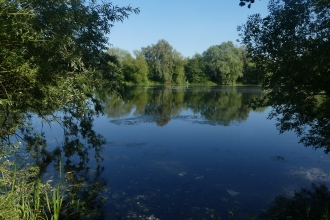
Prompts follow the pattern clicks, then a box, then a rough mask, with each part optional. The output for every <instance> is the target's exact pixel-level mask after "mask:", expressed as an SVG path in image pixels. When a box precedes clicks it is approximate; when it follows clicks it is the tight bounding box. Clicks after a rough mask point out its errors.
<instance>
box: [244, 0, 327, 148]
mask: <svg viewBox="0 0 330 220" xmlns="http://www.w3.org/2000/svg"><path fill="white" fill-rule="evenodd" d="M268 8H269V12H270V14H269V15H268V16H267V17H265V18H262V17H261V16H260V15H259V14H255V15H251V16H250V17H249V19H248V21H247V23H246V24H245V25H243V26H242V27H240V34H241V36H242V40H243V43H244V44H245V45H246V47H247V50H248V53H249V55H250V57H251V59H252V62H253V63H255V65H256V69H257V72H259V73H260V74H261V75H262V78H263V87H264V89H266V90H267V91H268V95H267V96H266V97H265V98H264V99H262V100H258V102H257V103H256V104H257V105H258V106H269V105H271V106H273V107H274V110H273V112H272V114H271V115H270V117H271V118H272V117H275V118H277V119H278V122H279V123H278V126H279V128H280V130H281V132H283V131H285V130H295V131H296V132H297V134H298V135H299V136H301V141H302V142H303V143H304V144H305V145H307V146H310V145H311V146H315V147H326V152H329V151H330V142H329V140H330V136H329V134H330V132H329V131H330V115H329V111H328V109H329V106H330V96H329V95H330V89H329V88H330V87H329V83H330V77H329V76H330V72H329V70H330V66H329V60H330V58H329V50H330V32H329V28H330V22H329V21H330V20H329V17H330V2H329V1H319V0H299V1H294V0H289V1H282V0H271V1H270V2H269V6H268Z"/></svg>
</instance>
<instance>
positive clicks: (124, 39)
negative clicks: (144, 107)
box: [109, 0, 268, 57]
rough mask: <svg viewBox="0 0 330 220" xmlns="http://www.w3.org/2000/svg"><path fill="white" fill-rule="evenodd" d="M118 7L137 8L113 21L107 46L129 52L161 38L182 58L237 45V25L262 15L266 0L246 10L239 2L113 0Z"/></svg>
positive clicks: (220, 0) (208, 0)
mask: <svg viewBox="0 0 330 220" xmlns="http://www.w3.org/2000/svg"><path fill="white" fill-rule="evenodd" d="M112 2H113V4H115V5H118V6H127V5H131V6H133V7H139V8H140V10H141V12H140V14H138V15H135V14H131V15H130V17H129V19H126V20H124V22H123V23H120V22H117V23H115V26H114V27H113V29H112V33H111V34H110V36H109V38H110V43H111V44H112V46H113V47H119V48H122V49H125V50H128V51H129V52H131V53H132V52H133V50H136V49H138V50H140V49H141V47H146V46H148V45H151V44H156V43H157V41H158V40H160V39H165V40H166V41H168V42H169V43H170V44H171V45H172V46H173V48H174V49H176V50H177V51H178V52H180V53H181V54H182V55H183V56H185V57H191V56H193V55H194V54H195V53H196V52H197V53H203V51H205V50H206V49H207V48H209V47H210V46H212V45H218V44H221V43H222V42H225V41H229V40H230V41H232V42H234V44H236V45H239V43H238V42H236V39H239V37H238V32H237V26H238V25H241V24H243V23H245V22H246V20H247V17H248V15H251V14H255V13H260V14H261V15H262V16H266V15H267V14H268V12H267V3H268V1H267V0H261V1H260V0H257V1H256V2H255V3H254V4H253V5H252V7H251V9H248V8H247V7H246V6H245V7H240V6H239V5H238V4H239V0H226V1H225V0H199V1H197V0H114V1H112Z"/></svg>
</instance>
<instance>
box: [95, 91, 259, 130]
mask: <svg viewBox="0 0 330 220" xmlns="http://www.w3.org/2000/svg"><path fill="white" fill-rule="evenodd" d="M246 91H249V92H246ZM262 95H263V93H262V91H261V89H260V87H232V86H227V87H226V86H222V87H188V88H187V87H171V86H167V87H166V86H164V87H143V88H142V87H131V88H129V89H127V90H126V93H125V95H124V97H123V98H122V99H121V98H119V97H118V96H104V95H103V96H99V98H101V99H102V101H104V105H105V109H104V112H105V113H106V114H107V115H108V117H110V118H120V117H125V116H128V115H130V114H132V115H134V116H141V115H145V116H154V121H155V122H156V124H157V125H158V126H165V125H167V124H168V122H169V121H170V120H171V119H172V118H174V117H176V116H179V115H180V113H181V112H183V111H187V110H190V111H192V112H193V113H194V114H195V115H197V116H200V117H201V118H202V119H206V120H207V121H209V122H210V123H213V124H218V125H223V126H228V125H230V124H231V123H233V122H238V123H240V122H242V121H245V120H246V119H247V117H248V115H249V113H250V111H252V108H250V107H249V106H248V103H249V101H250V100H251V99H253V98H260V97H261V96H262ZM263 110H265V108H259V109H257V111H259V112H262V111H263ZM146 119H147V120H150V117H149V118H148V117H146ZM204 122H205V121H204Z"/></svg>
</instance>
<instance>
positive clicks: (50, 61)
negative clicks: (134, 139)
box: [0, 0, 139, 133]
mask: <svg viewBox="0 0 330 220" xmlns="http://www.w3.org/2000/svg"><path fill="white" fill-rule="evenodd" d="M131 12H132V13H138V12H139V9H138V8H132V7H130V6H128V7H118V6H116V5H113V4H112V3H111V2H108V3H105V2H103V3H98V2H97V1H93V0H90V1H84V0H71V1H67V0H54V1H51V2H49V1H43V0H10V1H0V29H1V32H0V109H1V116H0V118H1V119H2V120H3V121H2V122H1V123H2V128H3V130H2V132H3V131H4V130H6V129H4V128H5V127H6V125H8V126H9V124H10V120H9V118H10V117H11V116H10V114H9V112H13V111H14V110H15V111H16V110H17V111H18V110H19V111H25V110H27V109H30V110H31V109H33V111H36V112H37V111H39V113H41V112H40V111H45V112H50V111H52V110H54V109H55V108H56V107H54V106H57V107H58V106H63V105H65V104H66V103H68V102H78V101H81V102H84V100H85V99H86V98H92V94H93V90H94V89H95V88H100V87H107V88H111V89H112V90H117V89H118V88H119V87H120V83H121V82H120V77H119V73H118V72H117V71H116V70H117V68H116V62H115V60H113V58H112V57H111V56H109V55H107V54H106V53H104V52H103V51H104V50H105V49H106V46H107V45H108V37H107V35H108V34H110V31H111V27H112V26H113V24H114V22H116V21H123V20H124V19H125V18H127V17H128V16H129V13H131ZM111 61H113V62H111ZM15 120H16V121H17V119H15ZM15 120H14V121H15ZM9 127H10V126H9ZM9 127H8V128H9ZM9 133H10V132H9Z"/></svg>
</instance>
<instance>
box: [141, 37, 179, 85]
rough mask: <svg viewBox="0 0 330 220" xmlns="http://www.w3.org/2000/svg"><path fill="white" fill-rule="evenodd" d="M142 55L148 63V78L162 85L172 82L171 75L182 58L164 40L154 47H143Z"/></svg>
mask: <svg viewBox="0 0 330 220" xmlns="http://www.w3.org/2000/svg"><path fill="white" fill-rule="evenodd" d="M142 53H143V55H144V57H145V59H146V61H147V63H148V66H149V71H150V75H149V77H150V78H151V79H152V80H154V81H157V82H162V83H172V82H174V79H173V74H175V69H176V68H178V65H179V61H180V59H182V58H181V57H182V56H181V55H179V53H178V52H177V51H176V50H174V49H173V47H172V46H171V45H170V44H169V43H168V42H167V41H166V40H164V39H162V40H159V41H158V42H157V44H155V45H154V44H152V45H151V46H147V47H143V48H142ZM182 65H183V64H182Z"/></svg>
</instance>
